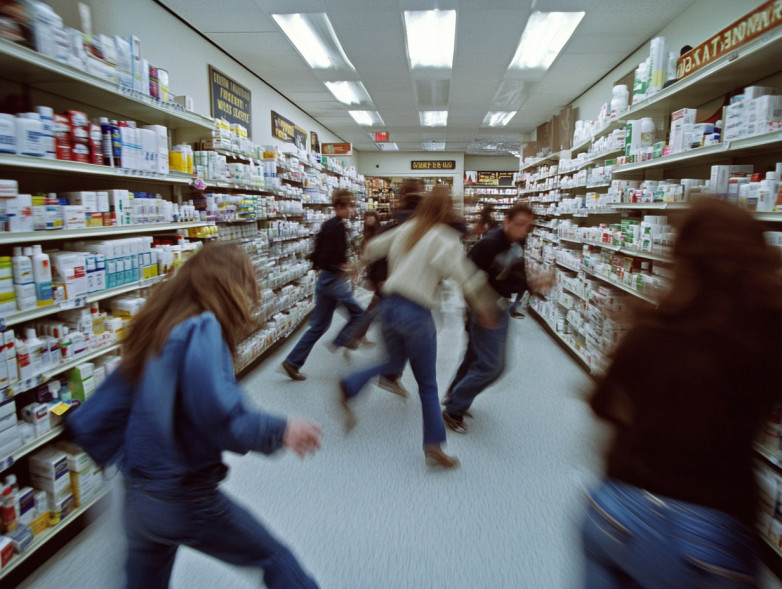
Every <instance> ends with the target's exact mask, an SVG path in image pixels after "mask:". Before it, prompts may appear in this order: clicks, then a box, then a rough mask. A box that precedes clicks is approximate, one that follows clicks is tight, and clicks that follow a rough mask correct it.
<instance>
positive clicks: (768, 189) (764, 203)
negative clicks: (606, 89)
mask: <svg viewBox="0 0 782 589" xmlns="http://www.w3.org/2000/svg"><path fill="white" fill-rule="evenodd" d="M776 204H777V175H776V173H775V172H766V179H765V180H761V181H760V188H759V189H758V208H757V210H758V211H760V212H763V213H770V212H771V211H773V210H774V207H775V206H776ZM12 261H13V258H12Z"/></svg>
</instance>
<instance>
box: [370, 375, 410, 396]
mask: <svg viewBox="0 0 782 589" xmlns="http://www.w3.org/2000/svg"><path fill="white" fill-rule="evenodd" d="M377 386H379V387H380V388H381V389H383V390H384V391H388V392H389V393H394V394H395V395H399V396H400V397H402V398H403V399H407V398H408V397H409V396H410V394H409V393H408V392H407V389H405V387H403V386H402V385H401V384H400V382H399V381H398V380H391V379H390V378H386V377H385V376H381V377H380V378H379V379H378V380H377Z"/></svg>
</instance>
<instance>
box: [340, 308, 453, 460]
mask: <svg viewBox="0 0 782 589" xmlns="http://www.w3.org/2000/svg"><path fill="white" fill-rule="evenodd" d="M380 318H381V320H382V322H383V339H384V341H385V344H386V349H387V352H388V359H387V360H386V361H385V362H383V363H381V364H377V365H375V366H370V367H369V368H366V369H364V370H360V371H359V372H354V373H353V374H351V375H349V376H347V377H345V378H344V379H342V387H343V389H344V390H345V393H346V394H347V396H348V397H349V398H350V397H355V396H356V395H358V394H359V393H360V392H361V389H363V388H364V386H365V385H366V384H367V383H368V382H369V381H370V380H372V379H373V378H375V377H377V376H380V375H381V374H396V373H399V372H401V369H402V367H403V366H404V363H405V361H406V360H409V361H410V368H412V370H413V376H415V381H416V382H417V383H418V396H419V397H420V398H421V412H422V415H423V423H424V446H432V445H439V444H442V443H443V442H445V425H444V424H443V416H442V415H441V414H440V404H439V399H438V396H437V331H436V329H435V326H434V319H433V318H432V312H431V311H430V310H429V309H427V308H426V307H422V306H421V305H419V304H417V303H414V302H413V301H411V300H409V299H406V298H404V297H401V296H399V295H395V294H394V295H389V296H388V297H386V298H384V300H383V302H382V305H381V310H380Z"/></svg>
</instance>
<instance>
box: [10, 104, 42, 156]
mask: <svg viewBox="0 0 782 589" xmlns="http://www.w3.org/2000/svg"><path fill="white" fill-rule="evenodd" d="M16 137H17V150H18V152H19V153H20V154H21V155H31V156H34V157H43V156H44V155H46V149H45V148H44V136H43V123H41V116H40V115H39V114H38V113H37V112H24V113H20V114H19V115H17V117H16Z"/></svg>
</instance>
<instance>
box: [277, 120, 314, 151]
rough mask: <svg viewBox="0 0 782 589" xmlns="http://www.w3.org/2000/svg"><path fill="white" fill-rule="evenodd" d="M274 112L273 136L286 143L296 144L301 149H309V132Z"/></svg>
mask: <svg viewBox="0 0 782 589" xmlns="http://www.w3.org/2000/svg"><path fill="white" fill-rule="evenodd" d="M271 112H272V135H273V136H274V137H276V138H277V139H279V140H280V141H284V142H285V143H294V144H295V145H296V147H298V148H299V149H307V132H306V131H305V130H304V129H302V128H301V127H299V126H298V125H294V124H293V123H292V122H291V121H289V120H288V119H286V118H285V117H283V116H281V115H279V114H277V113H276V112H274V111H271Z"/></svg>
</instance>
